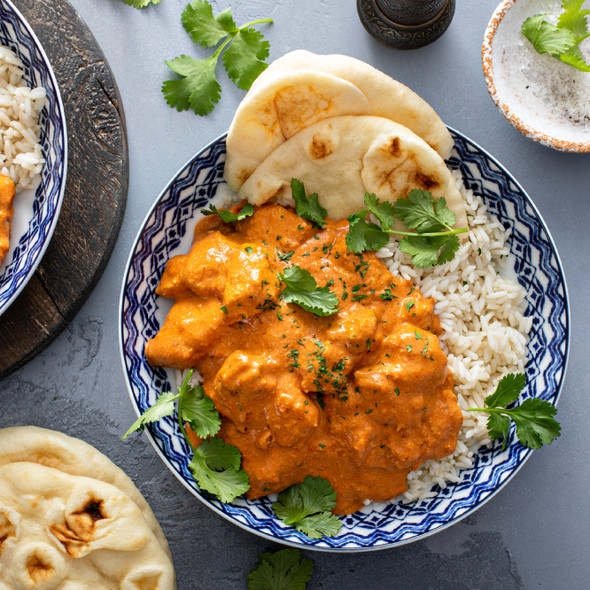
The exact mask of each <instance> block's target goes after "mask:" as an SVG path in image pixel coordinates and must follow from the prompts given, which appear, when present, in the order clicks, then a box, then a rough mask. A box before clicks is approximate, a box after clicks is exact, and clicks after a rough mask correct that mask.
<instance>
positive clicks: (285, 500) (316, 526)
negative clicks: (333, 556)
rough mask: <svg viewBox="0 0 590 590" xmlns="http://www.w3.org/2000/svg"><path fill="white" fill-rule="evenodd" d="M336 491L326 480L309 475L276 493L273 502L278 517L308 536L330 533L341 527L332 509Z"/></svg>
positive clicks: (329, 534)
mask: <svg viewBox="0 0 590 590" xmlns="http://www.w3.org/2000/svg"><path fill="white" fill-rule="evenodd" d="M334 506H336V492H335V491H334V489H333V488H332V485H331V484H330V482H329V481H327V480H325V479H324V478H322V477H312V476H311V475H308V476H307V477H306V478H305V479H304V480H303V481H302V482H301V483H299V484H295V485H292V486H290V487H289V488H287V489H286V490H284V491H283V492H281V493H280V494H279V497H278V499H277V501H276V502H275V503H274V504H273V507H272V508H273V511H274V513H275V514H276V515H277V518H279V519H280V520H282V521H283V522H284V523H285V524H288V525H292V526H294V527H295V528H296V529H297V530H298V531H300V532H302V533H303V534H305V535H307V536H308V537H309V538H310V539H320V538H321V537H322V536H326V537H333V536H334V535H336V534H337V533H338V531H339V530H340V528H341V526H342V523H341V522H340V519H339V518H338V517H337V516H336V515H334V514H332V513H331V510H332V508H334Z"/></svg>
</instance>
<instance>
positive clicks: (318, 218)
mask: <svg viewBox="0 0 590 590" xmlns="http://www.w3.org/2000/svg"><path fill="white" fill-rule="evenodd" d="M291 192H292V193H293V200H294V201H295V212H296V213H297V215H299V217H302V218H303V219H307V220H308V221H311V222H312V223H314V224H315V225H317V226H318V227H321V228H322V229H323V228H324V227H325V226H326V224H325V222H324V219H325V218H326V216H327V215H328V212H327V211H326V210H325V209H324V208H323V207H322V206H321V205H320V203H319V201H318V195H317V193H313V194H311V195H309V197H307V196H306V194H305V186H304V185H303V183H302V182H301V181H300V180H297V179H296V178H292V179H291Z"/></svg>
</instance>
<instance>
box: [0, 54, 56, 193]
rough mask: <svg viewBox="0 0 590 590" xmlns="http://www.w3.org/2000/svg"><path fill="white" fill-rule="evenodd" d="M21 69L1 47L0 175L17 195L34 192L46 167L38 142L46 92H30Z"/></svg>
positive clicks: (16, 59) (21, 66)
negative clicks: (40, 116)
mask: <svg viewBox="0 0 590 590" xmlns="http://www.w3.org/2000/svg"><path fill="white" fill-rule="evenodd" d="M23 76H24V65H23V63H22V62H21V60H20V59H19V58H18V56H17V55H16V54H15V53H14V52H13V51H11V50H10V49H8V48H7V47H3V46H0V174H3V175H4V176H8V177H9V178H10V179H11V180H12V181H13V182H14V184H15V185H16V189H17V191H20V190H23V189H29V188H35V187H36V186H37V185H38V184H39V181H40V179H41V170H42V169H43V164H44V163H45V161H44V159H43V155H42V152H41V144H40V142H39V130H40V128H39V113H40V112H41V109H42V108H43V106H44V105H45V101H46V98H45V89H44V88H33V89H31V88H29V87H28V86H27V84H26V82H25V81H24V80H23Z"/></svg>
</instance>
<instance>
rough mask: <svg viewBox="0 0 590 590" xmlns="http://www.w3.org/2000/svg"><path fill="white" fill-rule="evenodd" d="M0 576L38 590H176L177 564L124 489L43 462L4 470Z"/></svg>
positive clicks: (1, 477) (0, 478)
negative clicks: (71, 473) (72, 589)
mask: <svg viewBox="0 0 590 590" xmlns="http://www.w3.org/2000/svg"><path fill="white" fill-rule="evenodd" d="M0 527H2V529H3V533H4V536H3V540H2V542H1V543H0V579H2V580H4V581H5V582H6V583H7V584H8V586H9V587H10V588H15V589H17V588H23V589H24V588H31V589H34V588H36V589H38V590H49V589H53V588H55V589H58V588H59V589H65V588H92V589H93V590H102V589H105V590H106V589H110V588H121V589H122V590H138V589H142V590H174V589H175V588H176V582H175V575H174V566H173V564H172V561H171V559H170V558H169V556H168V555H167V554H166V552H165V551H164V549H163V548H162V546H161V545H160V543H159V541H158V539H157V538H156V536H155V535H154V533H153V531H152V530H151V529H150V527H149V526H148V524H147V522H146V521H145V519H144V517H143V515H142V513H141V511H140V510H139V508H138V507H137V505H136V504H135V503H134V502H133V501H132V500H131V499H130V498H129V497H128V496H127V495H126V494H124V493H123V492H122V491H121V490H120V489H119V488H117V487H115V486H112V485H110V484H107V483H104V482H102V481H99V480H97V479H92V478H89V477H82V476H75V475H68V474H66V473H63V472H62V471H59V470H58V469H54V468H52V467H45V466H43V465H39V464H37V463H28V462H21V463H10V464H8V465H3V466H1V467H0Z"/></svg>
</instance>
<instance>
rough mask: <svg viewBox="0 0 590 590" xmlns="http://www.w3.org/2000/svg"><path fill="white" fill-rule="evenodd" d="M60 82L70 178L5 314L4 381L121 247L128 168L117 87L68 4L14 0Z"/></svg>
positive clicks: (46, 339) (1, 335)
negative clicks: (46, 236)
mask: <svg viewBox="0 0 590 590" xmlns="http://www.w3.org/2000/svg"><path fill="white" fill-rule="evenodd" d="M13 3H14V5H15V6H16V7H17V8H18V10H20V12H21V13H22V15H23V16H24V17H25V18H26V19H27V21H28V22H29V24H30V25H31V27H32V28H33V30H34V31H35V33H36V35H37V37H38V38H39V40H40V41H41V44H42V45H43V48H44V49H45V53H46V54H47V56H48V58H49V61H50V62H51V65H52V67H53V71H54V73H55V76H56V78H57V81H58V84H59V87H60V90H61V96H62V100H63V104H64V109H65V113H66V121H67V128H68V178H67V183H66V189H65V195H64V201H63V205H62V209H61V212H60V216H59V220H58V223H57V226H56V228H55V232H54V234H53V237H52V239H51V242H50V244H49V246H48V248H47V250H46V252H45V255H44V257H43V259H42V261H41V263H40V264H39V267H38V268H37V271H36V272H35V274H34V276H33V277H32V278H31V280H30V281H29V283H28V284H27V286H26V287H25V288H24V290H23V291H22V292H21V294H20V296H19V297H18V298H17V299H16V301H14V303H13V304H12V305H11V306H10V307H9V308H8V309H7V310H6V311H5V312H4V313H3V314H2V316H0V378H2V377H5V376H6V375H8V374H9V373H11V372H12V371H14V370H15V369H17V368H19V367H21V366H22V365H23V364H25V363H26V362H27V361H28V360H30V359H31V358H33V357H34V356H35V355H36V354H38V353H39V352H40V351H41V350H43V349H44V348H45V347H46V346H47V345H48V344H49V343H50V342H51V341H52V340H53V339H54V338H55V337H56V336H57V335H58V334H60V332H61V331H62V330H63V329H64V328H65V327H66V326H67V325H68V323H69V322H70V321H71V320H72V318H73V317H74V316H75V315H76V313H77V311H78V310H79V309H80V307H81V306H82V304H83V303H84V301H86V299H87V297H88V295H89V294H90V293H91V292H92V289H93V288H94V286H95V285H96V283H97V282H98V280H99V278H100V276H101V274H102V272H103V270H104V268H105V266H106V264H107V262H108V260H109V257H110V255H111V252H112V250H113V247H114V245H115V241H116V239H117V235H118V233H119V228H120V227H121V221H122V219H123V213H124V211H125V202H126V199H127V187H128V181H129V164H128V151H127V140H126V131H125V119H124V114H123V107H122V104H121V99H120V96H119V91H118V89H117V85H116V83H115V80H114V78H113V74H112V73H111V70H110V68H109V66H108V64H107V62H106V59H105V57H104V55H103V53H102V51H101V49H100V47H99V46H98V44H97V42H96V40H95V39H94V37H93V36H92V33H91V32H90V31H89V29H88V27H87V26H86V24H85V23H84V21H83V20H82V19H81V18H80V16H79V15H78V13H77V12H76V11H75V10H74V8H72V6H71V5H70V4H69V3H68V2H67V0H51V2H48V1H44V2H41V1H39V0H13Z"/></svg>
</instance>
